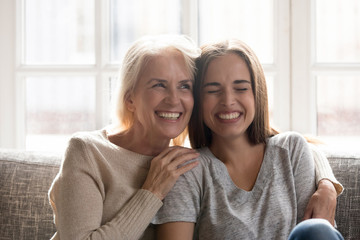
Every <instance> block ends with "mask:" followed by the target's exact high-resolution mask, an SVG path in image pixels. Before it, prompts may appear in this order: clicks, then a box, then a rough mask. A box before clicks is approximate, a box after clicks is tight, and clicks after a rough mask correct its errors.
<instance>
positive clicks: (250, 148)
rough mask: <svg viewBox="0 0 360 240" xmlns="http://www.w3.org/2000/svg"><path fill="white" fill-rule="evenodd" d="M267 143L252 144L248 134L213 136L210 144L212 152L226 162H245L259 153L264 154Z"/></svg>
mask: <svg viewBox="0 0 360 240" xmlns="http://www.w3.org/2000/svg"><path fill="white" fill-rule="evenodd" d="M264 149H265V144H252V143H251V142H250V140H249V138H248V136H247V135H246V134H244V135H243V136H241V137H236V138H221V137H219V136H216V135H215V136H213V139H212V143H211V146H210V150H211V152H212V153H213V154H214V155H215V156H216V157H217V158H218V159H220V160H221V161H222V162H224V163H225V164H227V163H231V162H234V163H235V162H237V163H238V162H243V161H246V160H249V159H251V158H253V157H254V155H257V153H260V152H261V154H263V151H264Z"/></svg>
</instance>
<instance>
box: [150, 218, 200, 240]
mask: <svg viewBox="0 0 360 240" xmlns="http://www.w3.org/2000/svg"><path fill="white" fill-rule="evenodd" d="M194 225H195V224H194V223H190V222H171V223H165V224H162V225H158V226H157V227H156V236H157V239H159V240H167V239H169V240H191V239H193V234H194Z"/></svg>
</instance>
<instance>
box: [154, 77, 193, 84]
mask: <svg viewBox="0 0 360 240" xmlns="http://www.w3.org/2000/svg"><path fill="white" fill-rule="evenodd" d="M152 82H161V83H167V82H168V81H167V80H165V79H159V78H152V79H150V80H149V81H148V82H147V84H151V83H152ZM187 82H191V83H194V80H191V79H184V80H181V81H180V83H187Z"/></svg>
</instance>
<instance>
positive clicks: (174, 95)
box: [165, 89, 180, 105]
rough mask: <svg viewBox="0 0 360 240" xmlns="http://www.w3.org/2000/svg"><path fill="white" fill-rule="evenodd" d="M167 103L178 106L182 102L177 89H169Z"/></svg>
mask: <svg viewBox="0 0 360 240" xmlns="http://www.w3.org/2000/svg"><path fill="white" fill-rule="evenodd" d="M165 102H166V103H167V104H170V105H176V104H178V103H179V102H180V98H179V93H178V92H177V90H176V89H169V91H168V94H167V96H166V99H165Z"/></svg>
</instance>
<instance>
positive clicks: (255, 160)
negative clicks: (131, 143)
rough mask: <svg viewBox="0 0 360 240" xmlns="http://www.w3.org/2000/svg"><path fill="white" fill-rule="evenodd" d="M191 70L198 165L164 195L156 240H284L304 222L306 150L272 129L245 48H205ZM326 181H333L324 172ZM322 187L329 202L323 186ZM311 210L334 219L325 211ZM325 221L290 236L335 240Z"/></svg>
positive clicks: (311, 179)
mask: <svg viewBox="0 0 360 240" xmlns="http://www.w3.org/2000/svg"><path fill="white" fill-rule="evenodd" d="M197 67H198V71H199V72H198V75H197V77H196V83H195V87H194V97H195V106H194V111H193V115H192V119H191V120H190V125H189V133H190V141H191V144H192V146H193V147H194V148H200V149H199V152H200V153H201V155H200V157H199V161H200V164H199V166H198V167H197V168H195V169H193V170H191V171H189V172H187V173H185V174H184V175H183V176H181V177H180V178H179V180H178V181H177V183H176V184H175V186H174V188H173V189H172V190H171V192H170V193H169V194H168V196H167V197H166V199H165V202H164V206H163V208H162V209H161V210H160V211H159V212H158V214H157V216H156V219H155V220H154V222H155V223H157V224H162V223H166V224H163V225H161V226H159V229H158V232H159V238H160V239H182V240H183V239H287V238H288V237H289V235H290V233H291V231H292V229H294V227H295V226H296V224H297V223H299V222H300V221H302V220H303V219H304V218H309V217H307V216H305V211H306V210H305V209H306V206H307V205H308V202H309V200H310V199H311V197H312V196H313V194H314V192H315V183H316V178H315V166H314V161H313V156H312V153H311V149H310V147H309V144H308V143H307V142H306V140H305V139H304V137H303V136H301V135H300V134H298V133H294V132H288V133H278V132H276V131H275V130H273V129H272V128H271V126H270V124H269V114H268V104H267V90H266V82H265V76H264V73H263V70H262V67H261V65H260V62H259V60H258V59H257V57H256V55H255V54H254V52H253V51H252V50H251V49H250V48H249V47H248V46H247V45H246V44H244V43H243V42H241V41H238V40H231V41H223V42H219V43H215V44H209V45H205V46H204V47H202V54H201V57H200V58H199V59H198V61H197ZM316 161H320V162H321V161H324V159H321V158H316ZM328 178H330V179H332V180H333V182H335V183H336V179H334V177H333V176H332V174H331V172H330V173H329V177H328ZM322 184H326V185H327V184H329V185H327V186H328V187H329V188H333V192H331V191H329V193H330V198H331V196H332V195H333V196H335V197H336V192H335V188H334V186H333V185H332V184H331V183H330V182H326V181H324V182H323V183H322ZM335 185H336V184H335ZM339 187H340V188H341V186H339ZM311 205H312V204H310V206H311ZM311 208H312V207H310V209H311ZM310 212H311V213H312V214H311V216H310V217H321V218H326V219H328V220H329V221H333V213H332V211H330V214H329V213H326V212H322V211H321V212H320V213H318V212H316V211H312V210H311V211H310ZM329 221H325V220H323V221H318V220H315V221H313V220H310V221H309V220H308V221H307V223H308V224H303V225H302V226H301V230H298V229H297V230H296V231H295V232H293V234H292V235H291V238H293V239H341V238H342V237H341V235H340V234H339V233H338V232H337V231H336V230H335V229H334V228H333V227H332V226H331V225H330V223H329ZM311 226H316V227H315V228H311ZM309 229H310V230H309ZM303 233H305V234H308V235H302V234H303ZM317 234H318V235H317ZM300 235H302V236H301V237H299V236H300ZM311 237H312V238H311Z"/></svg>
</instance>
